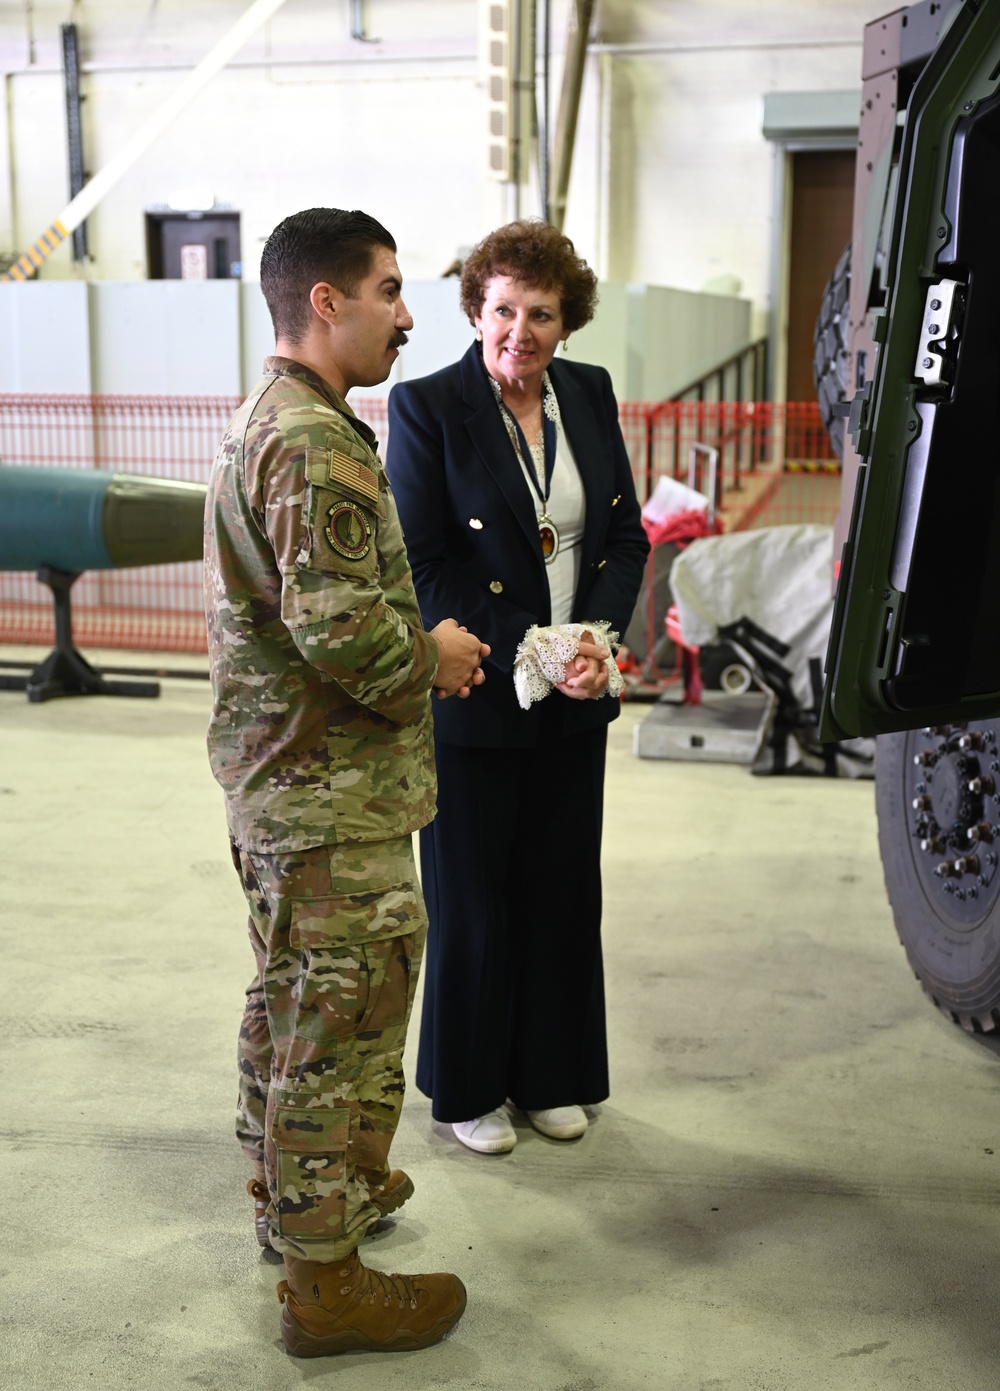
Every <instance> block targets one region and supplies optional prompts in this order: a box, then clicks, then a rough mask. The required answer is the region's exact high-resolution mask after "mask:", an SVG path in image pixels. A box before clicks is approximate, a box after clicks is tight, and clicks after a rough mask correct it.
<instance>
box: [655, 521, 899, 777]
mask: <svg viewBox="0 0 1000 1391" xmlns="http://www.w3.org/2000/svg"><path fill="white" fill-rule="evenodd" d="M832 575H833V528H832V527H828V526H816V525H813V524H806V525H799V526H773V527H762V528H761V529H760V530H759V531H738V532H733V533H732V534H731V535H728V536H709V537H705V538H703V539H700V540H697V541H692V543H691V545H690V546H688V547H687V549H686V550H685V551H683V552H682V553H681V554H680V555H679V556H678V557H677V559H676V560H675V561H674V566H673V570H672V571H671V574H670V586H671V589H672V590H673V594H674V599H675V601H676V604H677V609H678V613H679V616H680V625H681V632H682V634H683V636H684V641H685V643H687V644H688V645H690V646H692V647H704V646H705V645H707V644H708V643H712V642H717V641H718V640H719V637H718V631H719V628H720V627H723V628H724V627H726V626H727V625H728V624H731V623H736V622H738V621H739V620H740V619H741V618H749V619H751V620H752V621H753V622H754V623H755V624H757V626H758V627H759V628H762V629H763V630H764V631H765V632H766V633H769V634H770V635H771V636H772V637H775V638H779V639H780V640H781V641H782V642H784V643H787V644H788V647H789V649H790V650H789V652H788V654H787V655H786V656H784V657H781V658H780V661H781V664H782V665H783V666H785V667H787V668H788V670H789V672H790V685H791V688H792V692H793V694H794V696H795V699H796V701H797V702H798V705H799V707H800V709H801V710H802V711H803V712H807V711H812V710H813V707H814V705H815V698H814V692H813V685H812V680H811V678H810V673H809V662H810V658H814V657H815V658H818V659H819V661H820V664H821V667H822V664H823V663H824V661H825V658H826V646H827V640H828V638H829V636H830V622H831V619H832V617H833V596H832ZM758 674H759V673H758ZM795 738H796V741H797V743H798V744H799V746H800V747H799V749H798V750H797V751H796V750H794V749H792V748H791V747H789V749H788V752H787V760H786V761H787V766H788V767H789V768H791V767H793V766H795V765H796V764H798V763H799V762H800V761H801V760H802V757H803V755H805V756H807V757H808V755H809V754H810V752H818V751H819V750H820V748H821V746H820V745H819V743H818V741H817V740H816V738H815V726H814V725H813V726H812V727H810V726H809V725H808V724H807V725H806V726H805V727H804V728H803V729H801V730H800V731H799V733H797V734H796V736H795ZM840 747H841V750H842V752H843V753H844V754H846V755H847V756H848V757H847V760H846V763H845V760H842V759H839V758H838V760H837V764H838V771H840V772H843V773H847V774H849V775H853V776H857V775H858V773H860V772H869V771H870V769H869V768H868V767H867V766H866V765H867V764H868V762H869V760H870V757H871V756H872V754H873V753H874V744H873V742H872V741H870V740H852V741H851V742H850V744H849V745H848V744H843V745H841V746H840Z"/></svg>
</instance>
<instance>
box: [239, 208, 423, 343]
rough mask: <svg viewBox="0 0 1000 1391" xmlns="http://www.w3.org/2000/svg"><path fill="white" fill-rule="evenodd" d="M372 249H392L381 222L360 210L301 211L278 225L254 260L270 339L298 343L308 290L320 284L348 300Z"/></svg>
mask: <svg viewBox="0 0 1000 1391" xmlns="http://www.w3.org/2000/svg"><path fill="white" fill-rule="evenodd" d="M376 246H385V247H388V249H389V250H390V251H395V250H396V243H395V241H394V240H393V238H392V236H391V235H390V233H389V232H387V231H386V229H385V228H384V227H383V226H382V224H381V222H376V221H375V219H374V218H373V217H369V216H368V214H367V213H363V212H344V211H343V209H341V208H307V209H306V210H305V211H304V212H300V213H293V214H292V215H291V217H286V218H285V220H284V222H279V223H278V225H277V227H275V229H274V231H273V232H272V233H271V235H270V236H269V237H268V239H267V241H266V242H265V244H264V250H263V252H262V253H261V258H260V288H261V290H262V291H263V293H264V298H265V299H266V300H267V307H268V309H269V310H270V311H271V322H272V323H273V324H274V334H275V337H276V338H288V339H290V340H291V342H293V343H298V342H300V341H301V340H302V338H303V336H304V335H305V332H306V329H307V328H308V327H309V315H310V306H309V292H310V290H311V289H312V287H313V286H314V285H318V284H319V283H320V282H321V281H326V283H327V284H329V285H333V286H335V287H336V289H338V290H341V291H343V293H344V294H345V295H347V297H348V298H349V299H353V298H354V297H355V295H356V294H357V292H358V286H359V285H360V284H361V281H362V280H364V278H365V276H366V275H367V274H368V272H369V271H370V270H371V264H372V251H373V250H374V248H375V247H376Z"/></svg>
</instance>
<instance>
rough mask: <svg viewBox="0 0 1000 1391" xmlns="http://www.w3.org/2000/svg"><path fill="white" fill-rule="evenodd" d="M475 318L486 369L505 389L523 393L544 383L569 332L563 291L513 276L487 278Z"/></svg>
mask: <svg viewBox="0 0 1000 1391" xmlns="http://www.w3.org/2000/svg"><path fill="white" fill-rule="evenodd" d="M475 322H476V328H477V329H478V330H479V332H480V333H481V334H482V335H483V362H484V363H485V365H486V370H487V372H489V374H490V376H491V377H493V378H494V379H495V380H496V381H498V382H499V383H500V385H501V387H508V388H509V389H513V390H518V391H523V390H525V388H533V387H534V386H535V384H536V383H540V382H541V380H542V373H543V372H544V371H545V369H546V367H548V365H549V363H550V362H551V361H552V355H553V353H554V352H555V350H556V348H557V346H558V344H559V340H560V339H561V338H565V337H566V336H567V334H566V331H565V329H564V328H563V316H562V301H561V297H560V294H559V291H558V290H557V289H552V290H539V289H538V288H536V287H535V286H532V285H525V284H524V283H523V282H522V281H520V280H512V279H511V278H510V276H508V275H496V276H494V277H493V279H492V280H488V281H487V282H486V287H485V289H484V291H483V307H482V309H481V310H480V311H479V316H478V318H477V319H476V321H475Z"/></svg>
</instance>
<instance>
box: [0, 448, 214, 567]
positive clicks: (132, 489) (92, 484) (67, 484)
mask: <svg viewBox="0 0 1000 1391" xmlns="http://www.w3.org/2000/svg"><path fill="white" fill-rule="evenodd" d="M205 493H206V487H205V484H204V483H185V482H182V481H181V480H180V479H176V478H147V477H143V476H141V475H137V474H126V473H99V472H96V471H94V470H90V469H64V468H27V467H26V468H21V467H20V466H16V467H15V466H11V465H2V464H0V570H37V569H39V568H40V567H41V566H43V565H47V566H50V567H51V568H52V569H54V570H69V571H80V570H113V569H117V568H119V567H120V566H132V565H163V564H167V563H169V562H173V561H183V560H200V559H201V552H202V530H203V527H204V517H205Z"/></svg>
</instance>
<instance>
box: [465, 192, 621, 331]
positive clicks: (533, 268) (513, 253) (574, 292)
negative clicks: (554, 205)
mask: <svg viewBox="0 0 1000 1391" xmlns="http://www.w3.org/2000/svg"><path fill="white" fill-rule="evenodd" d="M497 275H506V276H509V277H510V279H511V280H517V281H519V282H520V283H521V284H522V285H530V286H531V287H532V288H533V289H538V290H553V289H555V290H558V291H559V297H560V300H561V304H562V316H563V325H564V327H565V328H566V329H567V330H568V332H570V333H573V332H574V331H575V330H576V329H578V328H583V326H584V324H587V323H589V322H590V320H591V319H592V318H593V317H594V309H595V307H596V305H597V276H596V275H595V274H594V272H593V271H592V270H591V269H590V267H589V266H588V265H587V263H586V261H585V260H583V258H582V257H581V256H578V255H577V254H576V249H575V247H574V246H573V243H572V242H571V241H570V239H569V237H565V236H563V234H562V232H560V231H559V229H558V227H551V226H549V224H548V223H546V222H542V221H541V220H539V219H536V218H522V219H521V220H520V221H519V222H508V223H507V224H506V226H504V227H498V228H497V229H496V231H495V232H490V233H489V234H488V235H487V236H485V237H483V239H482V241H480V242H477V244H476V245H475V246H474V247H473V248H472V250H471V251H470V252H469V255H468V257H467V258H466V262H465V265H464V266H463V267H462V283H461V300H460V303H461V306H462V309H463V310H464V311H465V313H466V314H467V315H468V318H469V322H470V323H475V321H476V319H477V318H478V317H479V314H480V313H481V312H482V308H483V301H484V300H485V298H486V286H487V285H488V284H489V282H490V281H491V280H492V279H493V278H494V276H497Z"/></svg>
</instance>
